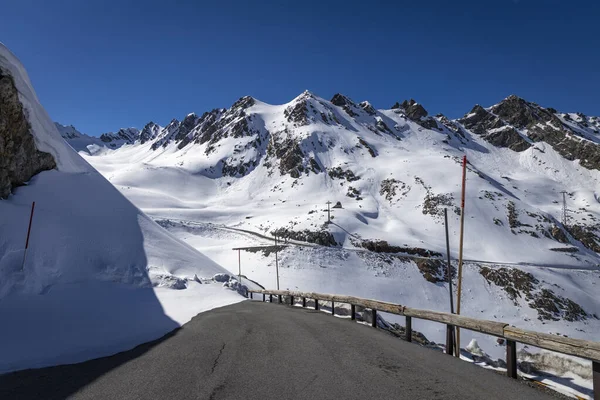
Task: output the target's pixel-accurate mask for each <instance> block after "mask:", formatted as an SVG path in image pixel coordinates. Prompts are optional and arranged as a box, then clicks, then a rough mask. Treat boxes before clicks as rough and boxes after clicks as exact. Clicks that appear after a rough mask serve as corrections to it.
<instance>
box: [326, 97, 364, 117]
mask: <svg viewBox="0 0 600 400" xmlns="http://www.w3.org/2000/svg"><path fill="white" fill-rule="evenodd" d="M331 103H332V104H333V105H335V106H338V107H342V108H343V109H344V111H345V112H346V114H348V115H349V116H351V117H356V116H357V115H358V114H357V113H356V112H355V111H354V110H353V108H355V107H356V104H355V103H354V102H353V101H352V100H350V99H349V98H348V97H346V96H344V95H343V94H340V93H336V94H335V95H334V96H333V97H332V98H331Z"/></svg>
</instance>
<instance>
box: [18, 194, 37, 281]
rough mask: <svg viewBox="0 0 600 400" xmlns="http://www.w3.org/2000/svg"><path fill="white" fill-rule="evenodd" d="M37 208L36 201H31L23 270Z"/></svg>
mask: <svg viewBox="0 0 600 400" xmlns="http://www.w3.org/2000/svg"><path fill="white" fill-rule="evenodd" d="M34 210H35V201H34V202H33V203H31V215H30V216H29V228H27V240H26V241H25V252H24V253H23V264H22V265H21V270H23V268H25V258H26V257H27V248H28V247H29V236H30V235H31V223H32V222H33V211H34Z"/></svg>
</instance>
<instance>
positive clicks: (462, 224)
mask: <svg viewBox="0 0 600 400" xmlns="http://www.w3.org/2000/svg"><path fill="white" fill-rule="evenodd" d="M462 166H463V173H462V196H461V201H460V242H459V247H458V288H457V299H456V314H459V315H460V298H461V294H462V265H463V239H464V232H465V186H466V183H467V156H463V165H462ZM455 351H456V352H455V355H456V357H460V328H459V327H456V350H455Z"/></svg>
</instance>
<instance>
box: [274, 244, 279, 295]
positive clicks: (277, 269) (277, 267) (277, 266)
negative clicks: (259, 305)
mask: <svg viewBox="0 0 600 400" xmlns="http://www.w3.org/2000/svg"><path fill="white" fill-rule="evenodd" d="M277 249H278V246H277V236H275V273H276V274H277V290H279V263H278V261H277Z"/></svg>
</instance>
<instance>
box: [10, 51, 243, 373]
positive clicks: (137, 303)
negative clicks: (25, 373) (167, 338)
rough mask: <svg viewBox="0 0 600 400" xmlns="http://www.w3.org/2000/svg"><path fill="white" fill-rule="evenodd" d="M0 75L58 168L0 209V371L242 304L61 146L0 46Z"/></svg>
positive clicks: (108, 350) (204, 262)
mask: <svg viewBox="0 0 600 400" xmlns="http://www.w3.org/2000/svg"><path fill="white" fill-rule="evenodd" d="M0 68H1V69H2V71H3V72H4V73H6V72H8V73H9V74H10V75H11V76H12V78H13V80H14V84H15V87H16V88H17V90H18V93H19V99H20V101H21V103H22V104H23V106H24V109H25V113H26V115H27V116H28V120H29V122H30V124H31V128H32V129H31V132H32V134H33V135H34V138H35V143H36V146H37V148H38V149H39V150H42V151H45V152H48V153H50V154H51V155H52V156H53V157H54V159H55V161H56V164H57V169H56V170H51V171H45V172H41V173H39V174H37V175H35V176H34V177H33V178H32V179H31V181H30V182H28V183H27V185H26V186H22V187H19V188H16V189H15V190H14V192H13V194H12V195H11V196H9V197H8V198H7V199H5V200H0V321H1V324H2V340H0V354H1V355H2V356H1V357H0V373H2V372H7V371H12V370H17V369H23V368H31V367H41V366H47V365H55V364H62V363H72V362H77V361H83V360H86V359H89V358H94V357H100V356H106V355H110V354H114V353H116V352H119V351H123V350H127V349H130V348H132V347H134V346H135V345H138V344H140V343H143V342H146V341H148V340H152V339H156V338H158V337H160V336H162V335H164V334H166V333H167V332H169V331H171V330H173V329H174V328H176V327H178V326H180V325H181V324H183V323H185V322H187V321H189V320H190V319H191V318H192V317H193V316H194V315H196V314H197V313H198V312H201V311H205V310H208V309H211V308H214V307H220V306H223V305H227V304H232V303H235V302H238V301H241V300H243V297H242V296H241V295H240V294H238V293H237V292H236V291H233V290H230V289H229V288H224V287H223V284H222V283H216V282H214V281H212V279H211V278H212V277H213V276H214V275H216V274H222V273H227V271H226V270H225V269H224V268H223V267H221V266H220V265H219V264H218V263H216V262H214V261H213V260H211V259H210V258H208V257H206V256H204V255H203V254H201V253H200V252H198V251H197V250H196V249H194V248H193V247H191V246H189V245H188V244H186V243H184V242H182V241H180V240H178V239H177V238H176V237H175V236H173V235H172V234H170V233H168V232H167V231H165V230H164V229H162V228H161V227H160V226H159V225H157V224H156V223H155V222H154V221H153V220H152V219H150V218H149V217H147V216H146V215H145V214H144V213H143V212H142V211H140V210H139V209H138V208H137V207H136V206H134V205H133V204H131V202H130V201H129V200H127V199H126V198H125V197H124V196H123V195H122V194H121V193H120V192H119V191H118V190H116V189H115V187H114V186H113V185H111V183H110V182H108V181H107V180H106V179H105V178H104V177H102V175H100V174H99V173H98V172H97V171H96V170H95V169H94V168H92V167H91V166H90V165H89V164H88V163H87V162H86V161H84V160H83V159H82V158H81V157H80V156H79V155H78V154H77V153H76V152H75V151H73V149H71V148H70V147H69V146H68V145H67V144H66V143H65V142H64V140H63V139H62V137H61V136H60V134H59V132H58V131H57V129H56V127H55V125H54V123H53V122H52V121H51V120H50V118H49V116H48V115H47V113H46V112H45V110H44V109H43V108H42V106H41V105H40V104H39V102H38V100H37V97H36V95H35V92H34V91H33V88H32V87H31V84H30V82H29V79H28V77H27V74H26V72H25V70H24V68H23V67H22V66H21V64H20V63H19V61H18V60H17V59H16V58H15V57H14V56H13V55H12V54H11V53H10V51H8V49H6V48H5V47H4V46H3V45H2V44H0ZM34 201H35V202H36V208H35V214H34V218H33V225H32V233H31V237H30V240H29V249H28V251H27V257H26V260H25V263H24V264H23V259H24V245H25V238H26V235H27V227H28V223H29V214H30V210H31V204H32V202H34ZM199 282H202V284H201V283H199ZM229 286H234V285H229ZM176 289H180V290H176Z"/></svg>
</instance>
